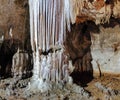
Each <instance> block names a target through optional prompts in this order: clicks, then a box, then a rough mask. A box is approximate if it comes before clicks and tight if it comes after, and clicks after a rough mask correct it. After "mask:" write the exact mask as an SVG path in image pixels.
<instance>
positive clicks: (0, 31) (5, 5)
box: [0, 0, 31, 77]
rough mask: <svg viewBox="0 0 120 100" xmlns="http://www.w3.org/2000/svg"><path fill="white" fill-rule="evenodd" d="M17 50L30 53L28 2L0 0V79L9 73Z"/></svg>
mask: <svg viewBox="0 0 120 100" xmlns="http://www.w3.org/2000/svg"><path fill="white" fill-rule="evenodd" d="M18 48H20V49H21V50H22V51H26V52H28V53H29V54H30V53H31V47H30V33H29V9H28V0H0V66H1V77H2V76H4V75H6V74H8V73H9V74H10V73H11V66H12V57H13V55H14V54H15V53H16V52H17V49H18Z"/></svg>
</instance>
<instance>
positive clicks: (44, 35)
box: [29, 0, 83, 91]
mask: <svg viewBox="0 0 120 100" xmlns="http://www.w3.org/2000/svg"><path fill="white" fill-rule="evenodd" d="M79 4H80V5H79ZM81 5H83V0H82V1H81V0H74V1H72V0H29V6H30V32H31V33H30V34H31V46H32V50H33V63H34V64H33V67H34V68H33V77H32V80H31V83H30V85H31V86H30V87H31V88H32V89H31V90H33V89H38V90H40V91H46V90H49V88H50V87H49V85H48V84H50V83H51V82H54V83H56V84H57V83H58V82H60V81H65V82H68V81H69V79H71V78H70V77H69V71H68V67H69V64H68V63H64V60H63V58H65V57H64V56H65V55H64V54H63V52H64V48H63V47H64V46H63V43H64V40H65V38H66V28H67V30H68V31H70V23H71V22H72V23H75V18H76V15H77V14H78V12H79V8H80V7H81ZM74 8H75V10H74ZM81 9H82V7H81ZM71 10H72V11H71ZM50 49H52V50H53V52H52V53H49V52H48V54H47V55H42V54H41V53H40V52H47V51H49V50H50ZM43 84H44V85H43ZM45 84H46V85H47V86H45Z"/></svg>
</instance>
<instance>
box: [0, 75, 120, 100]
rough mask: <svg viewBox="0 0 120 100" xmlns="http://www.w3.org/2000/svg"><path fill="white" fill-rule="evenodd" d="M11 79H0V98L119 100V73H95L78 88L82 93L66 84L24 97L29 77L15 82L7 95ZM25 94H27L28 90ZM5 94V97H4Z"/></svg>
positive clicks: (27, 99) (7, 99)
mask: <svg viewBox="0 0 120 100" xmlns="http://www.w3.org/2000/svg"><path fill="white" fill-rule="evenodd" d="M11 81H13V79H11V78H9V79H4V80H1V81H0V100H120V75H110V74H105V75H102V77H98V76H97V75H96V76H95V78H94V79H93V80H92V81H91V82H90V83H88V84H87V86H86V87H84V90H83V89H82V87H81V88H80V89H81V91H82V92H85V93H82V92H81V93H82V94H80V93H76V92H78V90H75V91H74V92H73V91H72V89H70V88H71V87H70V86H68V87H66V88H65V89H53V90H52V92H50V93H43V94H40V93H36V94H34V93H33V94H32V95H28V96H26V97H25V94H23V92H25V89H26V87H25V86H27V83H28V82H29V81H30V79H25V80H21V81H20V82H18V83H17V84H16V85H18V86H17V87H19V88H17V89H15V87H14V93H13V95H10V96H9V93H7V92H8V91H7V88H8V86H9V82H11ZM20 84H22V85H20ZM6 87H7V88H6ZM68 88H69V89H68ZM15 92H16V93H15ZM27 94H29V91H28V92H27ZM6 95H7V97H5V96H6ZM86 95H87V96H86ZM88 95H89V96H88Z"/></svg>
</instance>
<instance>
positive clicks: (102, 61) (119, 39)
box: [91, 18, 120, 74]
mask: <svg viewBox="0 0 120 100" xmlns="http://www.w3.org/2000/svg"><path fill="white" fill-rule="evenodd" d="M119 23H120V21H119V20H118V19H113V18H112V19H110V23H109V24H104V25H100V26H99V29H100V32H99V33H92V35H91V40H92V46H91V53H92V58H93V60H92V65H93V69H94V72H100V71H101V72H102V73H103V72H106V73H112V74H119V73H120V67H119V66H120V26H119Z"/></svg>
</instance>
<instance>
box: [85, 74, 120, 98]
mask: <svg viewBox="0 0 120 100" xmlns="http://www.w3.org/2000/svg"><path fill="white" fill-rule="evenodd" d="M94 76H95V78H94V79H93V80H92V81H91V82H90V83H88V84H87V87H85V89H86V90H88V91H89V92H90V93H91V95H92V96H94V99H95V100H120V75H111V74H103V75H102V76H101V77H99V76H98V74H95V75H94ZM96 83H100V84H102V86H104V87H106V88H111V89H112V90H114V91H118V95H115V94H113V96H111V97H110V95H111V94H110V95H108V96H109V97H110V98H109V99H107V98H106V97H105V95H106V94H107V93H105V92H104V91H102V90H101V89H100V88H97V87H96V86H95V84H96Z"/></svg>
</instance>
